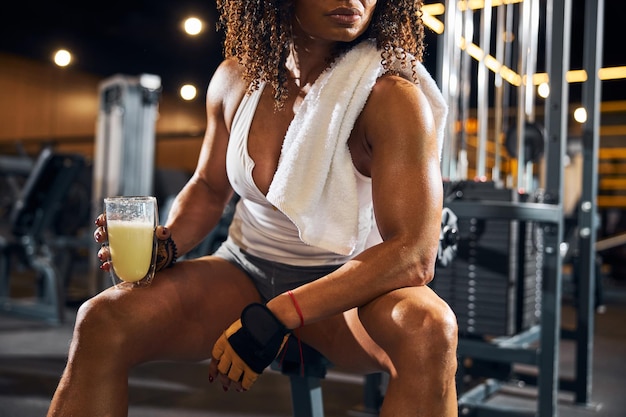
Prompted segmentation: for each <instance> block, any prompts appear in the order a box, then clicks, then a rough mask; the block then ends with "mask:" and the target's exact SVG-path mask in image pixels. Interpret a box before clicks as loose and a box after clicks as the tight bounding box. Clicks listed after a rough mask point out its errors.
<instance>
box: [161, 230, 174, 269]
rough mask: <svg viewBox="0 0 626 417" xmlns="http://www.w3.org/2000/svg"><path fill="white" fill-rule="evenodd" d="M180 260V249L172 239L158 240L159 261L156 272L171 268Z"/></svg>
mask: <svg viewBox="0 0 626 417" xmlns="http://www.w3.org/2000/svg"><path fill="white" fill-rule="evenodd" d="M177 259H178V248H176V243H175V242H174V239H172V237H171V236H170V237H168V238H167V239H165V240H160V239H158V240H157V259H156V270H157V271H160V270H162V269H165V268H169V267H171V266H172V265H174V264H175V263H176V260H177Z"/></svg>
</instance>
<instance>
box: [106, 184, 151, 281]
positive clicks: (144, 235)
mask: <svg viewBox="0 0 626 417" xmlns="http://www.w3.org/2000/svg"><path fill="white" fill-rule="evenodd" d="M104 213H105V215H106V228H107V234H108V239H109V240H108V246H109V252H110V261H111V264H112V266H113V268H111V270H110V272H111V279H112V280H113V285H115V286H118V285H121V284H124V283H127V284H130V285H132V286H146V285H150V282H151V281H152V278H153V277H154V273H155V268H156V253H157V247H156V246H157V240H156V237H155V235H154V231H155V228H156V226H157V221H158V218H159V216H158V213H157V202H156V198H155V197H150V196H137V197H135V196H133V197H107V198H105V199H104Z"/></svg>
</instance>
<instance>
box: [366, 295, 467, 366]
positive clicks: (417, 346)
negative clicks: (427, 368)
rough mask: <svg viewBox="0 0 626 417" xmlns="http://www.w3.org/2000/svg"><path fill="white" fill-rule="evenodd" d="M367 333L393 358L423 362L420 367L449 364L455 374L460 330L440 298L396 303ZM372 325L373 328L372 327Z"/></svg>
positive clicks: (408, 299)
mask: <svg viewBox="0 0 626 417" xmlns="http://www.w3.org/2000/svg"><path fill="white" fill-rule="evenodd" d="M386 307H388V308H389V309H387V308H383V309H382V311H385V310H386V313H384V314H380V313H381V310H378V313H379V314H375V315H369V317H373V316H375V317H376V319H375V322H369V324H370V326H367V324H366V327H368V331H369V332H370V335H371V336H372V337H373V338H374V340H376V341H377V342H378V343H379V344H380V345H381V347H383V349H384V350H385V351H387V353H388V354H389V355H390V356H392V357H393V356H397V357H401V358H402V357H407V355H408V357H411V358H414V359H415V358H420V359H419V360H418V361H417V363H421V364H424V363H448V364H450V367H451V369H455V370H456V350H457V342H458V326H457V320H456V316H455V315H454V313H453V311H452V309H450V307H449V306H448V304H447V303H445V302H444V301H443V300H441V299H440V298H438V297H436V296H435V297H429V296H426V297H406V298H403V299H401V300H393V302H392V303H391V305H387V306H386ZM372 324H373V326H372Z"/></svg>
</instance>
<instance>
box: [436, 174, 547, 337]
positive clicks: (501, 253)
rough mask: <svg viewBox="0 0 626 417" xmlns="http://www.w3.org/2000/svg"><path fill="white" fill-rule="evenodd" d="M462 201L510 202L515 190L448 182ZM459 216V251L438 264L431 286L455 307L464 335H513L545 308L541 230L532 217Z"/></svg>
mask: <svg viewBox="0 0 626 417" xmlns="http://www.w3.org/2000/svg"><path fill="white" fill-rule="evenodd" d="M450 187H451V188H450V189H449V192H447V194H450V195H451V196H452V198H454V199H456V200H461V201H481V202H483V203H484V204H489V201H512V200H513V197H514V191H513V190H510V189H504V188H496V187H495V186H494V184H493V183H491V182H462V183H457V184H454V185H450ZM454 213H455V214H456V215H457V216H458V231H459V234H458V236H459V241H458V252H457V257H456V258H455V259H454V261H453V262H452V263H451V265H449V266H448V267H446V268H439V267H438V268H437V270H436V274H435V278H434V280H433V281H432V282H431V284H430V285H431V287H432V288H433V289H434V290H435V291H436V292H437V293H438V294H439V295H440V296H441V297H442V298H443V299H444V300H446V301H447V302H448V304H449V305H450V306H451V307H452V309H453V310H454V312H455V313H456V315H457V319H458V324H459V333H460V335H462V336H476V337H498V336H511V335H514V334H517V333H519V332H521V331H524V330H527V329H528V328H530V327H532V326H533V325H534V324H536V323H538V321H539V314H540V311H541V274H542V262H543V257H542V244H541V243H542V241H541V231H540V229H539V228H538V227H537V226H536V224H534V223H532V222H522V221H519V220H513V221H512V220H508V219H505V220H502V219H491V218H473V217H467V216H464V214H463V210H462V204H459V205H458V206H457V205H455V208H454Z"/></svg>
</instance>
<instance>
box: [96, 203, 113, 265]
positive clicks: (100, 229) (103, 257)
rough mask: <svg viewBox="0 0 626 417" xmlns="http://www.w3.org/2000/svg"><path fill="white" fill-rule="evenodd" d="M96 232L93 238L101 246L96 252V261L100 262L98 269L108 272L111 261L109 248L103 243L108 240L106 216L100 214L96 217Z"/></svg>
mask: <svg viewBox="0 0 626 417" xmlns="http://www.w3.org/2000/svg"><path fill="white" fill-rule="evenodd" d="M95 223H96V230H95V231H94V232H93V238H94V240H95V241H96V242H97V243H100V244H102V245H101V246H100V250H99V251H98V259H99V260H100V262H102V265H100V269H102V270H103V271H109V270H110V269H111V262H109V259H111V256H110V252H109V247H108V246H107V245H105V244H104V243H105V242H106V241H107V240H108V235H107V229H106V216H105V215H104V213H103V214H100V215H99V216H98V217H96V221H95Z"/></svg>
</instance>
